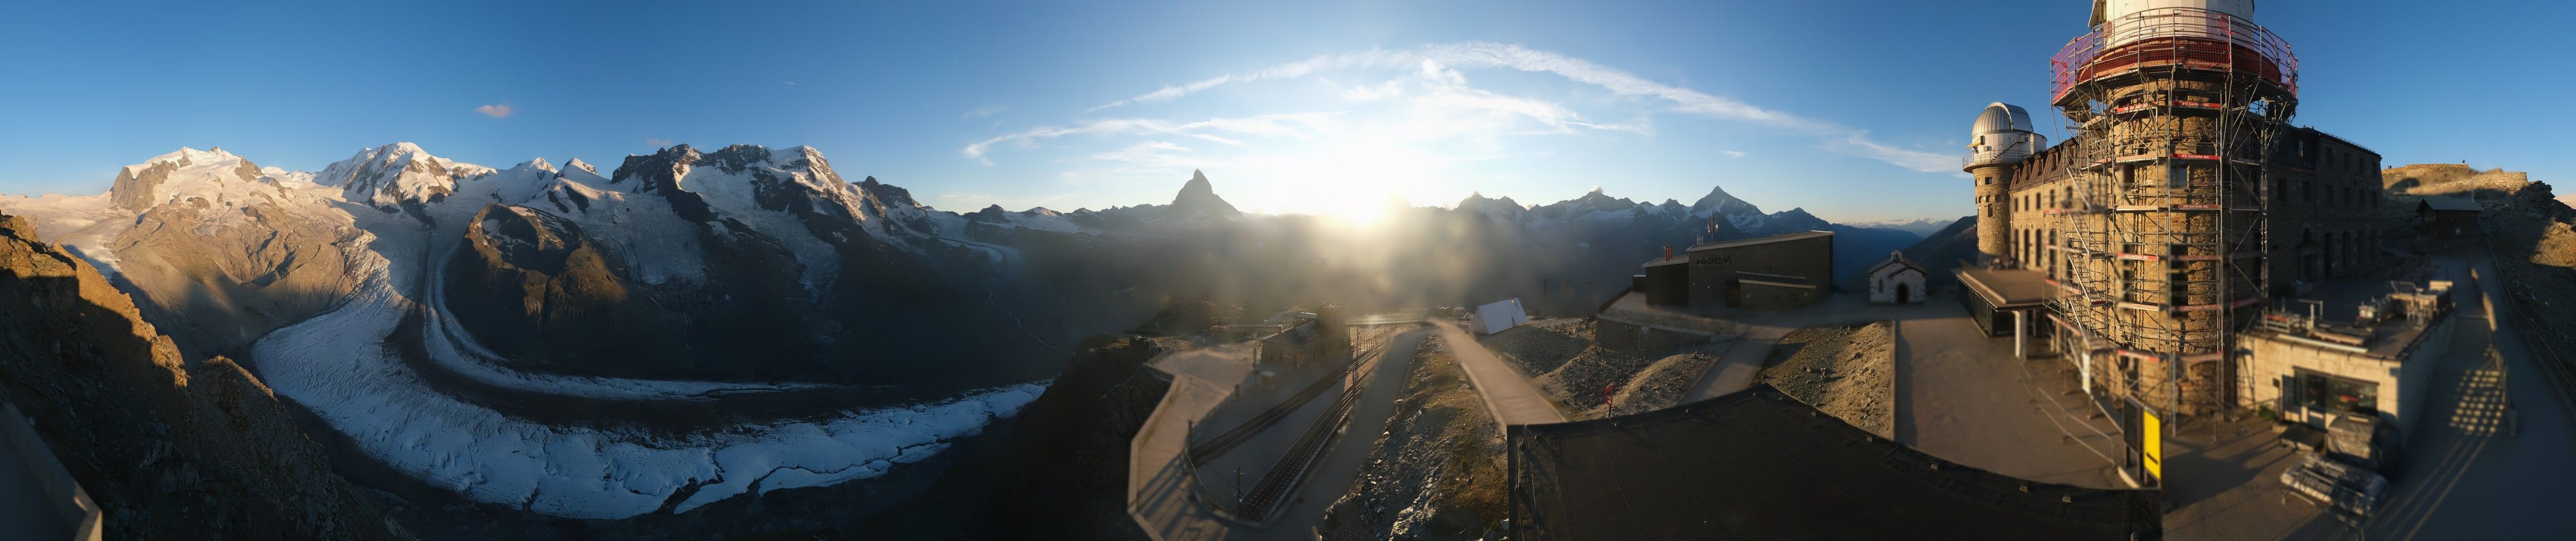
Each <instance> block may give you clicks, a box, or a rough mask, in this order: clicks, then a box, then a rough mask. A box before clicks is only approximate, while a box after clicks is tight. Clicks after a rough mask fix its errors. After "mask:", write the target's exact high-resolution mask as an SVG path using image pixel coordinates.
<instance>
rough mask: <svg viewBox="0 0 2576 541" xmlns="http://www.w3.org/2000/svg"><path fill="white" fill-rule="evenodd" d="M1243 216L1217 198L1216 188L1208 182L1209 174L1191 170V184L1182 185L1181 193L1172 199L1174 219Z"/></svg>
mask: <svg viewBox="0 0 2576 541" xmlns="http://www.w3.org/2000/svg"><path fill="white" fill-rule="evenodd" d="M1238 214H1243V211H1240V210H1235V208H1234V205H1233V204H1231V203H1227V202H1225V198H1223V197H1217V195H1216V188H1215V186H1214V185H1213V184H1210V183H1209V182H1208V178H1207V173H1203V172H1200V171H1199V170H1197V169H1192V170H1190V180H1189V182H1184V183H1182V184H1181V193H1180V195H1179V196H1175V197H1173V198H1172V217H1174V218H1187V217H1190V216H1234V215H1238Z"/></svg>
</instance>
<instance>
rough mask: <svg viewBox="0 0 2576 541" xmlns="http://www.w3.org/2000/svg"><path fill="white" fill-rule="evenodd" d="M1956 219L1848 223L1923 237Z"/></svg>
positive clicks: (1948, 225)
mask: <svg viewBox="0 0 2576 541" xmlns="http://www.w3.org/2000/svg"><path fill="white" fill-rule="evenodd" d="M1957 221H1959V220H1958V219H1957V218H1916V219H1912V220H1878V221H1872V222H1850V223H1849V225H1854V226H1859V227H1875V228H1879V229H1894V230H1897V231H1904V232H1907V233H1913V234H1916V235H1922V236H1923V237H1924V238H1931V237H1932V234H1933V233H1937V232H1940V231H1941V229H1942V228H1945V227H1950V224H1951V223H1952V222H1957Z"/></svg>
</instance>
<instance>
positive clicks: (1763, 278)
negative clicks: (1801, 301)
mask: <svg viewBox="0 0 2576 541" xmlns="http://www.w3.org/2000/svg"><path fill="white" fill-rule="evenodd" d="M1735 279H1736V281H1739V282H1744V283H1747V284H1761V285H1766V286H1780V287H1803V288H1808V289H1815V287H1816V284H1815V282H1812V281H1808V280H1807V277H1804V276H1790V275H1786V274H1771V273H1767V272H1744V271H1736V273H1735Z"/></svg>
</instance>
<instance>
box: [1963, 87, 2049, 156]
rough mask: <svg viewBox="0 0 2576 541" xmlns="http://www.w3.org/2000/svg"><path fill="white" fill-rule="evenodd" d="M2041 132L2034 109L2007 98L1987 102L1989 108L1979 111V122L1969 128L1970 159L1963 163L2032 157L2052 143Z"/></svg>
mask: <svg viewBox="0 0 2576 541" xmlns="http://www.w3.org/2000/svg"><path fill="white" fill-rule="evenodd" d="M2037 132H2038V125H2037V124H2032V123H2031V121H2030V111H2025V110H2022V108H2021V107H2018V106H2014V105H2012V104H2007V103H2003V102H1995V103H1990V104H1986V110H1984V111H1980V112H1978V113H1977V124H1976V125H1975V126H1972V127H1970V128H1968V159H1967V160H1966V161H1964V162H1961V165H1962V166H1965V167H1980V166H1983V165H1988V164H1995V163H2011V162H2017V161H2021V160H2022V159H2023V158H2028V157H2030V154H2031V153H2033V152H2038V151H2039V149H2041V148H2043V147H2046V146H2047V145H2048V138H2047V137H2042V136H2040V135H2039V133H2037Z"/></svg>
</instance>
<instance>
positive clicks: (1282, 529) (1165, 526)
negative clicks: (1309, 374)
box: [1127, 329, 1430, 541]
mask: <svg viewBox="0 0 2576 541" xmlns="http://www.w3.org/2000/svg"><path fill="white" fill-rule="evenodd" d="M1429 332H1430V331H1429V330H1427V329H1416V330H1411V331H1406V332H1403V333H1399V334H1397V335H1395V336H1393V337H1391V338H1388V339H1387V343H1386V345H1385V346H1384V348H1383V349H1381V350H1380V351H1381V352H1382V353H1381V354H1380V355H1378V356H1377V357H1376V360H1375V361H1373V362H1369V363H1368V364H1367V365H1366V366H1364V367H1363V369H1362V370H1361V371H1360V373H1359V374H1358V375H1357V376H1355V377H1363V378H1366V379H1365V380H1364V381H1362V383H1361V388H1360V397H1359V399H1358V400H1357V401H1356V402H1354V403H1353V405H1352V408H1351V412H1350V416H1349V421H1347V423H1348V424H1346V425H1344V426H1343V427H1341V430H1340V434H1339V435H1338V436H1337V437H1336V438H1335V439H1334V440H1333V441H1332V442H1331V443H1330V444H1328V445H1327V447H1326V448H1325V450H1324V455H1323V457H1322V458H1321V459H1319V460H1317V461H1316V463H1315V466H1314V468H1313V469H1311V470H1308V471H1307V472H1306V473H1305V475H1304V476H1303V479H1302V481H1301V482H1300V483H1298V484H1296V485H1295V488H1292V489H1290V492H1289V493H1288V497H1287V500H1286V501H1285V502H1283V503H1282V504H1280V505H1281V506H1283V507H1284V509H1282V510H1281V511H1280V512H1279V513H1278V514H1277V515H1276V518H1274V519H1272V521H1271V523H1270V524H1269V525H1268V526H1267V527H1265V528H1262V529H1257V530H1256V529H1253V528H1249V527H1245V526H1242V525H1240V524H1235V523H1232V522H1228V521H1226V520H1225V519H1221V518H1218V517H1217V516H1216V515H1215V514H1214V513H1212V512H1210V511H1209V510H1208V509H1207V508H1206V506H1204V505H1201V504H1200V502H1198V501H1196V500H1193V499H1192V498H1191V497H1190V491H1191V490H1193V487H1192V486H1191V485H1192V484H1193V483H1198V484H1202V485H1204V486H1206V487H1208V488H1207V489H1206V490H1208V491H1209V492H1207V493H1208V494H1216V492H1215V490H1218V489H1223V488H1225V485H1224V483H1227V482H1231V481H1230V480H1219V479H1214V478H1209V479H1205V480H1204V481H1200V480H1196V479H1194V478H1193V477H1192V476H1191V475H1190V474H1189V472H1188V471H1187V466H1186V463H1187V462H1186V461H1185V460H1184V459H1183V457H1182V456H1181V455H1182V453H1184V452H1186V447H1187V445H1186V444H1187V440H1188V438H1189V435H1188V431H1189V427H1190V424H1191V423H1193V422H1195V421H1197V420H1198V419H1201V418H1203V417H1204V416H1206V415H1207V414H1208V413H1209V412H1211V411H1213V410H1215V409H1216V406H1217V404H1219V403H1221V402H1223V401H1225V400H1226V398H1227V397H1228V395H1229V394H1230V393H1231V392H1232V391H1233V387H1234V384H1235V382H1239V381H1242V380H1243V379H1244V378H1245V377H1247V376H1249V374H1250V373H1251V370H1252V366H1251V359H1250V356H1249V355H1248V354H1244V353H1239V352H1228V351H1223V350H1200V351H1187V352H1180V353H1173V354H1171V355H1168V356H1166V357H1164V358H1161V359H1157V360H1155V362H1154V367H1155V368H1156V369H1159V370H1163V371H1164V372H1166V373H1170V374H1172V375H1173V377H1172V390H1171V391H1169V392H1167V393H1165V394H1164V395H1163V402H1162V403H1161V404H1160V405H1159V406H1157V407H1156V408H1155V410H1154V414H1153V415H1152V416H1151V417H1148V418H1147V419H1146V420H1145V426H1144V427H1143V428H1142V429H1139V430H1137V432H1136V438H1135V439H1134V440H1133V441H1131V442H1130V443H1129V455H1128V472H1130V473H1129V476H1128V481H1127V489H1128V490H1127V514H1128V516H1129V517H1131V518H1133V519H1135V520H1136V523H1137V525H1138V526H1140V527H1142V528H1143V529H1144V530H1145V532H1146V534H1147V535H1149V536H1151V537H1153V538H1154V539H1156V540H1158V541H1180V540H1203V541H1213V540H1238V541H1242V540H1259V541H1268V540H1277V541H1287V540H1298V541H1304V540H1310V539H1314V534H1313V533H1312V532H1313V531H1314V530H1315V529H1316V528H1319V527H1321V526H1322V525H1323V520H1324V509H1325V508H1326V507H1328V506H1331V505H1332V503H1333V500H1334V499H1335V498H1338V497H1340V496H1341V495H1342V494H1343V493H1346V492H1349V491H1350V488H1351V483H1353V482H1356V481H1357V480H1358V478H1359V469H1360V466H1361V464H1362V463H1363V462H1365V461H1367V458H1368V452H1369V450H1370V449H1369V444H1370V442H1372V441H1375V438H1374V437H1365V436H1364V437H1356V438H1354V437H1349V436H1350V435H1353V434H1359V435H1372V434H1374V433H1377V432H1383V431H1385V430H1386V425H1387V422H1388V420H1390V419H1392V418H1393V417H1394V411H1395V401H1396V399H1398V398H1402V397H1403V395H1404V382H1405V380H1406V379H1407V378H1408V377H1409V375H1410V374H1412V371H1413V357H1414V353H1415V352H1416V351H1417V350H1418V349H1420V347H1421V345H1422V340H1423V338H1425V337H1426V336H1428V335H1429ZM1337 387H1338V386H1337ZM1338 394H1339V393H1338V392H1335V393H1330V394H1328V395H1327V396H1336V395H1338ZM1317 402H1318V403H1322V402H1330V400H1317ZM1312 418H1313V417H1306V419H1312ZM1295 421H1296V419H1294V418H1292V419H1290V422H1283V423H1281V424H1280V425H1279V426H1278V427H1273V428H1272V429H1271V431H1286V432H1292V433H1293V432H1300V431H1303V430H1305V429H1306V428H1307V427H1308V426H1310V425H1308V424H1306V423H1300V422H1295ZM1262 444H1263V442H1262V441H1260V440H1256V441H1253V442H1249V443H1247V444H1246V445H1245V447H1244V448H1242V449H1238V450H1236V451H1235V452H1233V453H1228V454H1229V455H1234V454H1246V453H1254V452H1262V450H1256V449H1255V447H1258V446H1260V445H1262ZM1267 452H1271V453H1276V452H1278V451H1277V450H1267ZM1259 473H1260V472H1255V471H1251V470H1250V469H1248V468H1247V470H1246V475H1247V476H1253V475H1258V474H1259ZM1251 481H1252V479H1250V478H1249V477H1247V479H1246V480H1245V482H1246V483H1250V482H1251Z"/></svg>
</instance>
